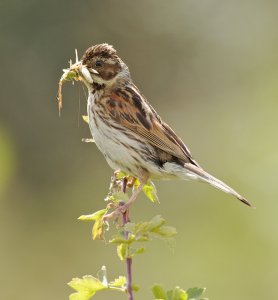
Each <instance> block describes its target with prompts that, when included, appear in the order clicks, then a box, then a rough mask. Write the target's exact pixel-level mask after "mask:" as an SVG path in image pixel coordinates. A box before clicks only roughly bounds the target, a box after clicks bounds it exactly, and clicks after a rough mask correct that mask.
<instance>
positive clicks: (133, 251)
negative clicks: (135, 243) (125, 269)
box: [129, 247, 146, 257]
mask: <svg viewBox="0 0 278 300" xmlns="http://www.w3.org/2000/svg"><path fill="white" fill-rule="evenodd" d="M145 250H146V249H145V248H144V247H141V248H131V249H129V256H130V257H133V256H134V255H137V254H142V253H144V252H145Z"/></svg>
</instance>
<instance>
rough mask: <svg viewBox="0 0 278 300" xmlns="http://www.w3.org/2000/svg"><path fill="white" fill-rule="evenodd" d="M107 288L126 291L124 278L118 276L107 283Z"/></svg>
mask: <svg viewBox="0 0 278 300" xmlns="http://www.w3.org/2000/svg"><path fill="white" fill-rule="evenodd" d="M109 288H121V289H123V290H125V289H126V278H125V276H119V277H118V278H116V279H115V280H114V281H111V282H110V283H109Z"/></svg>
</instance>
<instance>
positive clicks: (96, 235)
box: [78, 209, 107, 240]
mask: <svg viewBox="0 0 278 300" xmlns="http://www.w3.org/2000/svg"><path fill="white" fill-rule="evenodd" d="M106 212H107V209H102V210H99V211H97V212H95V213H93V214H91V215H82V216H80V217H79V218H78V219H79V220H81V221H90V222H92V221H93V222H95V223H94V225H93V228H92V238H93V240H96V239H103V234H104V227H105V223H104V221H103V216H104V214H105V213H106Z"/></svg>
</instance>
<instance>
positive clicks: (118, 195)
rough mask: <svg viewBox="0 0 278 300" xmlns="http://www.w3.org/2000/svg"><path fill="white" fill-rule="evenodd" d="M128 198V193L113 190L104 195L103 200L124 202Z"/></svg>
mask: <svg viewBox="0 0 278 300" xmlns="http://www.w3.org/2000/svg"><path fill="white" fill-rule="evenodd" d="M128 198H129V197H128V194H125V193H124V192H113V193H111V194H109V195H108V196H107V197H106V199H105V201H112V202H121V201H124V202H126V201H127V200H128Z"/></svg>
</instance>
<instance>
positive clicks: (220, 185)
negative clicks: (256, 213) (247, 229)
mask: <svg viewBox="0 0 278 300" xmlns="http://www.w3.org/2000/svg"><path fill="white" fill-rule="evenodd" d="M184 167H185V168H186V169H187V170H188V171H189V172H191V173H193V174H194V175H197V177H198V178H199V179H201V180H203V181H205V182H207V183H209V184H210V185H212V186H214V187H216V188H217V189H219V190H221V191H223V192H225V193H228V194H231V195H233V196H235V197H236V198H237V199H238V200H240V201H241V202H243V203H244V204H246V205H248V206H251V207H252V206H253V205H252V204H251V203H250V202H249V201H247V200H246V199H245V198H244V197H242V196H241V195H240V194H239V193H238V192H236V191H235V190H234V189H232V188H231V187H229V186H228V185H227V184H226V183H224V182H222V181H221V180H219V179H217V178H215V177H213V176H212V175H210V174H209V173H207V172H205V171H204V170H203V169H202V168H200V167H198V166H195V165H193V164H188V163H186V164H185V165H184Z"/></svg>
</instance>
